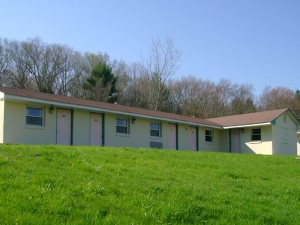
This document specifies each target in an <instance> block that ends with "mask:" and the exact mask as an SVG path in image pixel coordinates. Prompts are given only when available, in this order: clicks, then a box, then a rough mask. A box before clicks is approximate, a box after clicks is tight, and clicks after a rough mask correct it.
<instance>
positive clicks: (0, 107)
mask: <svg viewBox="0 0 300 225" xmlns="http://www.w3.org/2000/svg"><path fill="white" fill-rule="evenodd" d="M3 129H4V100H0V143H1V144H3V135H4V130H3Z"/></svg>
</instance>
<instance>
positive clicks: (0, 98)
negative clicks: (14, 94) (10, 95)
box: [0, 91, 5, 100]
mask: <svg viewBox="0 0 300 225" xmlns="http://www.w3.org/2000/svg"><path fill="white" fill-rule="evenodd" d="M4 97H5V94H4V93H3V92H1V91H0V100H3V99H4Z"/></svg>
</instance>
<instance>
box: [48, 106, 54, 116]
mask: <svg viewBox="0 0 300 225" xmlns="http://www.w3.org/2000/svg"><path fill="white" fill-rule="evenodd" d="M49 113H50V114H53V113H54V107H53V106H50V108H49Z"/></svg>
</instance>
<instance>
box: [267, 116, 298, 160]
mask: <svg viewBox="0 0 300 225" xmlns="http://www.w3.org/2000/svg"><path fill="white" fill-rule="evenodd" d="M272 132H273V154H287V155H296V154H297V125H296V124H295V121H294V120H292V117H291V116H290V115H289V113H287V112H286V113H285V114H283V115H281V116H280V117H278V118H277V119H276V121H275V125H273V130H272Z"/></svg>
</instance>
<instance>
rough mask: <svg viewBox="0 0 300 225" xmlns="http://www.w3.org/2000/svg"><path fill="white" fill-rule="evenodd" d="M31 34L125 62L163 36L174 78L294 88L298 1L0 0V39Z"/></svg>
mask: <svg viewBox="0 0 300 225" xmlns="http://www.w3.org/2000/svg"><path fill="white" fill-rule="evenodd" d="M36 36H38V37H40V38H41V39H42V40H43V41H44V42H46V43H49V44H52V43H59V44H66V45H68V46H69V47H72V48H73V49H74V50H78V51H80V52H93V53H98V52H102V53H105V52H106V53H108V55H110V57H111V59H116V60H121V59H122V60H124V61H125V62H127V63H132V62H138V61H140V60H141V57H142V56H143V57H147V56H148V54H149V49H150V46H151V43H152V40H153V39H157V38H159V39H160V40H161V41H165V40H166V39H167V38H171V39H172V40H173V42H174V46H175V47H176V48H177V49H178V50H179V51H181V52H182V57H181V61H180V62H179V66H180V68H179V69H178V71H177V75H176V76H177V77H180V76H186V75H195V76H197V77H199V78H203V79H208V80H211V81H214V82H217V81H219V80H220V79H222V78H225V79H229V80H230V81H231V82H233V83H240V84H251V85H253V87H254V90H255V92H256V93H260V92H261V91H262V90H263V88H264V87H265V86H266V85H268V86H271V87H277V86H285V87H288V88H290V89H292V90H296V89H300V0H148V1H147V0H106V1H103V0H84V1H83V0H82V1H81V0H19V1H17V0H0V37H2V38H8V39H9V40H12V39H15V40H19V41H23V40H26V39H28V38H33V37H36Z"/></svg>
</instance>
